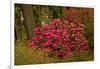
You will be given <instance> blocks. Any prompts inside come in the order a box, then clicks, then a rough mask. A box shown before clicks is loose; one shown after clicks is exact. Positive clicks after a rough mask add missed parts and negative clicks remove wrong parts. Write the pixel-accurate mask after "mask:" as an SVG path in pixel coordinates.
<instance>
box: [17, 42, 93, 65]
mask: <svg viewBox="0 0 100 69" xmlns="http://www.w3.org/2000/svg"><path fill="white" fill-rule="evenodd" d="M92 60H93V53H92V52H90V53H84V52H83V53H80V54H77V55H75V56H74V55H72V56H66V57H65V58H64V59H59V58H57V57H56V56H53V57H49V56H48V53H47V52H45V51H41V50H33V49H31V48H27V47H26V46H25V42H18V43H17V45H16V46H15V65H27V64H47V63H59V62H61V63H63V62H76V61H92Z"/></svg>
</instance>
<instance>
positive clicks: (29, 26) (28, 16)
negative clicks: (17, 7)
mask: <svg viewBox="0 0 100 69" xmlns="http://www.w3.org/2000/svg"><path fill="white" fill-rule="evenodd" d="M21 8H22V13H23V17H24V25H25V29H26V34H27V38H28V39H31V38H32V37H33V36H32V30H33V28H34V27H35V22H34V17H33V9H32V5H21Z"/></svg>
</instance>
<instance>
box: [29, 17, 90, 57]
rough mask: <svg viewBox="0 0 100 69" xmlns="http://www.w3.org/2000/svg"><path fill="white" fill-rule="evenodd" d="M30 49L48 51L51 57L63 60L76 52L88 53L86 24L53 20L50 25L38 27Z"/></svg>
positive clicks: (30, 42) (34, 31) (30, 41)
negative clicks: (85, 33)
mask: <svg viewBox="0 0 100 69" xmlns="http://www.w3.org/2000/svg"><path fill="white" fill-rule="evenodd" d="M28 47H29V48H33V49H41V50H46V51H47V52H48V55H49V56H52V55H56V56H57V57H58V58H60V59H63V58H64V57H65V56H69V55H72V54H74V52H75V51H78V52H80V51H87V50H88V49H89V48H88V41H87V39H86V38H85V36H84V24H82V23H73V22H69V21H67V20H64V21H61V20H60V19H53V20H52V21H51V22H50V23H49V24H47V23H45V24H44V25H43V26H39V27H36V28H35V29H34V30H33V38H32V39H31V40H29V41H28Z"/></svg>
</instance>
